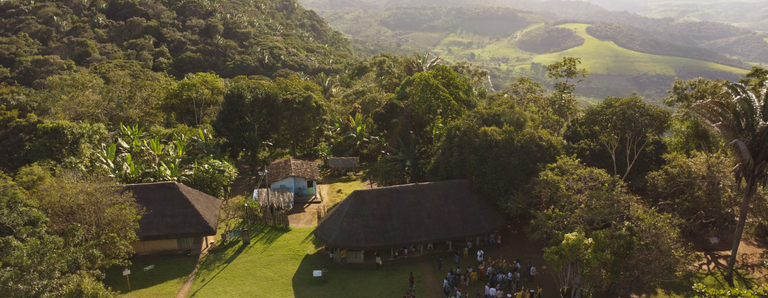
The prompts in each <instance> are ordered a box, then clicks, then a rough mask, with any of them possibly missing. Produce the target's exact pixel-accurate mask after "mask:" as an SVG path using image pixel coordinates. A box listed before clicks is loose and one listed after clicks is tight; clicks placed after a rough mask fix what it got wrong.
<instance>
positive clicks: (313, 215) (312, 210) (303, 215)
mask: <svg viewBox="0 0 768 298" xmlns="http://www.w3.org/2000/svg"><path fill="white" fill-rule="evenodd" d="M317 188H318V194H319V196H320V197H321V198H328V194H327V191H328V186H327V185H318V186H317ZM327 203H328V202H327V200H325V199H323V200H322V203H311V204H304V205H300V206H299V205H296V206H294V207H293V210H291V212H290V214H288V223H289V225H290V226H291V227H294V228H307V227H315V226H317V223H318V221H319V220H320V218H322V217H323V216H324V215H325V210H326V209H327V208H328V204H327Z"/></svg>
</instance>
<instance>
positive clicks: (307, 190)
mask: <svg viewBox="0 0 768 298" xmlns="http://www.w3.org/2000/svg"><path fill="white" fill-rule="evenodd" d="M266 175H267V184H269V188H270V189H273V190H279V189H286V188H287V189H289V190H290V191H291V192H292V193H293V194H294V198H295V200H296V201H301V200H306V201H309V200H312V199H313V198H315V197H316V196H317V182H318V181H320V180H321V178H320V171H319V170H318V168H317V165H316V164H315V163H314V162H312V161H305V160H297V159H292V158H285V159H281V160H277V161H275V162H273V163H272V164H271V165H269V167H267V173H266Z"/></svg>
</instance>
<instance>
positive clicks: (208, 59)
mask: <svg viewBox="0 0 768 298" xmlns="http://www.w3.org/2000/svg"><path fill="white" fill-rule="evenodd" d="M0 7H2V13H3V14H2V17H3V18H2V19H1V20H0V22H1V24H2V27H0V38H2V40H0V63H1V64H2V68H0V77H2V82H0V214H1V215H3V216H0V293H4V294H7V293H10V294H9V296H10V297H48V296H50V297H113V296H115V295H116V293H114V292H112V291H111V290H110V289H108V288H107V287H105V286H104V285H103V284H102V282H101V281H102V279H103V278H104V272H105V270H107V269H109V268H112V267H116V266H125V265H127V264H129V263H130V257H131V255H132V253H133V252H132V249H131V247H130V243H131V242H134V241H136V240H137V239H138V238H137V236H136V233H135V229H136V227H137V226H138V219H139V218H140V217H141V216H142V214H143V212H144V210H142V208H141V206H138V205H137V204H136V202H135V200H133V198H132V197H131V195H130V194H128V193H121V192H119V191H118V190H117V189H116V187H115V186H116V185H119V184H128V183H146V182H157V181H178V182H182V183H185V184H186V185H189V186H191V187H193V188H196V189H199V190H201V191H203V192H205V193H208V194H210V195H212V196H214V197H218V198H221V199H227V198H229V197H230V196H232V195H233V194H232V193H231V189H230V187H231V185H232V182H233V181H234V180H235V178H236V177H237V176H238V175H239V174H242V173H238V169H240V170H241V171H249V172H250V173H249V174H252V175H257V174H258V171H259V169H262V168H263V167H264V166H266V165H268V164H270V163H271V162H273V161H275V160H277V159H279V158H283V157H288V156H291V157H296V158H302V159H309V160H317V159H321V160H322V159H327V158H329V157H333V156H336V157H344V156H355V157H359V158H360V161H361V164H362V166H361V170H362V177H363V178H364V179H365V180H367V181H368V182H370V183H371V184H375V185H378V186H388V185H397V184H405V183H415V182H427V181H438V180H448V179H468V180H470V181H472V185H473V188H474V191H476V192H477V193H479V194H482V195H484V196H485V197H487V198H489V199H491V200H492V201H493V203H494V204H496V205H497V206H498V207H499V210H501V211H502V212H503V213H504V214H505V215H507V216H509V217H514V218H518V219H521V220H525V221H526V222H527V226H528V227H529V228H528V230H527V231H526V233H527V235H528V237H529V238H530V239H532V240H534V241H542V243H543V241H546V242H547V246H546V248H545V249H544V258H545V260H547V262H548V263H550V264H553V265H552V266H553V269H552V270H553V272H554V274H555V276H556V277H557V279H558V280H559V281H561V282H560V283H559V284H558V286H559V287H560V289H561V290H562V291H564V293H566V292H567V293H583V294H581V297H590V296H615V295H616V294H627V293H639V292H647V291H652V290H655V289H656V288H657V287H658V286H660V285H662V284H663V283H664V282H666V281H669V280H674V279H676V278H678V277H680V276H682V275H683V274H688V273H692V270H693V269H694V268H692V267H693V266H691V264H692V261H693V260H694V259H695V254H694V253H693V251H692V250H691V248H690V246H689V243H688V242H687V240H686V239H688V238H686V237H698V238H703V237H711V236H713V235H715V236H719V237H730V236H731V235H736V239H737V241H736V243H740V242H739V241H738V239H739V238H740V237H741V235H742V234H745V235H747V236H749V237H753V238H754V239H757V240H760V241H763V240H765V239H768V238H766V237H768V203H767V202H768V200H766V198H768V194H766V192H765V190H764V189H763V188H759V187H758V186H760V185H762V184H761V183H763V182H765V181H766V179H765V178H766V172H765V164H768V161H765V158H766V156H768V154H766V153H765V152H766V151H768V148H766V147H765V144H766V142H765V136H766V135H768V133H766V131H765V130H766V126H765V125H764V122H765V118H766V115H765V113H766V111H768V108H766V107H768V91H766V84H768V70H766V69H764V68H761V67H753V68H752V69H751V71H750V72H749V73H748V74H746V76H743V77H740V78H730V79H731V80H730V81H729V80H725V79H722V77H721V78H716V79H707V78H692V79H690V80H683V79H679V78H678V79H675V78H674V77H672V76H662V75H658V74H647V73H644V74H637V75H635V78H637V80H638V81H639V82H640V83H638V84H640V86H643V88H648V89H652V88H651V86H656V87H653V88H657V89H658V86H659V85H660V84H662V85H663V84H664V83H665V82H666V86H665V87H666V88H665V90H668V93H666V96H665V99H664V101H663V106H659V105H653V104H649V103H648V102H647V101H646V100H645V99H644V98H643V97H642V96H641V95H636V94H625V95H623V96H610V97H606V98H604V99H601V101H599V102H595V103H593V104H589V105H581V104H579V101H578V100H579V98H578V97H577V95H576V94H575V92H576V90H577V88H578V85H579V84H581V83H583V82H586V81H589V80H593V81H598V80H604V81H607V83H606V84H611V83H612V82H611V81H610V77H609V76H594V77H591V76H590V71H589V69H585V68H584V67H583V65H582V63H583V61H582V60H581V59H580V58H578V57H564V58H562V59H557V61H555V62H553V63H548V64H541V63H536V64H534V63H535V62H529V65H530V67H531V68H535V69H533V70H532V71H535V72H536V73H537V74H538V75H539V76H540V77H541V78H543V79H535V78H532V77H528V76H525V75H521V74H520V73H515V76H514V78H513V79H512V80H511V82H510V83H504V84H498V83H497V84H495V85H494V83H493V81H492V80H491V79H490V78H491V76H492V74H491V72H490V71H493V70H494V69H493V68H491V69H490V70H489V69H485V68H483V67H481V66H480V65H477V64H472V63H469V62H466V61H452V62H449V61H444V60H443V59H442V58H440V57H436V56H434V55H432V54H430V53H423V54H422V53H413V54H407V55H406V54H392V53H375V54H372V55H360V56H356V55H355V53H353V52H352V50H351V45H350V43H349V42H348V41H347V39H346V38H345V37H344V36H343V35H342V34H341V33H339V32H337V31H333V30H332V29H331V28H330V27H329V26H328V24H326V23H325V21H324V20H323V19H322V18H320V17H319V16H318V15H317V14H315V13H314V12H312V11H308V10H305V9H304V8H302V6H301V5H299V4H298V3H297V2H295V1H292V0H253V1H250V2H248V1H246V2H234V1H232V2H226V1H223V2H208V1H152V0H141V1H138V0H113V1H107V2H104V1H93V2H66V1H65V2H54V1H48V2H46V1H42V2H34V3H28V2H25V1H15V0H11V1H4V2H0ZM488 10H489V9H487V8H486V9H478V10H476V11H477V12H479V13H477V14H475V13H462V12H463V11H462V10H460V9H458V10H452V9H444V10H443V11H442V13H451V14H454V15H455V16H456V18H455V19H453V20H445V19H442V18H434V15H432V14H431V12H430V11H431V10H428V9H424V10H413V12H412V13H411V14H406V13H404V15H406V16H408V17H407V18H401V17H400V16H398V15H397V14H395V13H392V12H394V11H401V10H392V11H390V12H389V13H390V14H388V15H386V18H384V19H382V22H383V23H382V24H380V25H383V26H389V27H392V29H396V30H405V29H408V28H418V30H425V31H429V30H452V31H454V30H455V31H457V33H456V34H455V35H452V37H451V38H453V41H454V42H455V43H456V44H458V43H464V42H467V43H468V42H474V40H466V41H465V40H464V39H462V38H463V37H467V36H471V37H473V38H477V39H476V40H478V41H482V42H488V43H491V42H511V39H502V38H500V37H498V36H485V35H483V32H482V30H483V28H485V27H483V26H489V25H490V26H495V25H494V24H499V22H510V24H515V26H517V27H515V29H514V30H511V31H509V32H512V33H514V32H517V31H519V30H523V29H526V28H528V26H529V25H530V24H531V23H532V21H535V20H539V19H538V18H539V17H537V16H533V15H531V14H529V13H524V12H520V11H516V10H512V9H503V10H497V11H496V12H494V13H495V14H493V15H496V16H498V18H489V19H484V17H483V16H487V15H488V14H487V13H488ZM484 11H485V12H484ZM512 15H514V16H517V17H515V18H508V17H510V16H512ZM473 26H475V27H473ZM377 28H381V27H377ZM471 28H476V29H475V30H477V32H471V31H472V29H471ZM531 29H533V30H531V31H532V32H533V34H532V36H536V35H538V34H543V35H545V36H554V37H547V38H549V39H557V37H562V36H565V37H569V39H568V40H569V41H568V42H567V43H564V44H555V45H549V44H546V43H544V44H543V46H546V47H555V46H557V47H566V46H574V45H575V44H578V42H579V41H578V38H575V37H574V35H573V33H572V31H570V30H569V29H563V28H559V29H554V27H543V29H535V28H531ZM504 30H509V29H508V28H506V29H504ZM534 30H538V31H534ZM564 30H565V31H564ZM566 31H567V32H566ZM537 32H538V33H537ZM568 32H571V33H568ZM439 34H442V33H439ZM452 34H453V33H452ZM505 34H506V33H505ZM581 42H582V43H583V42H584V41H583V40H582V41H581ZM369 45H371V46H375V45H376V44H375V43H373V44H369ZM467 46H468V45H467ZM453 48H455V49H458V48H459V47H458V46H454V47H453ZM549 50H550V51H551V50H554V48H550V49H549ZM499 60H501V59H499ZM523 60H528V59H527V57H525V59H523ZM498 63H500V62H498ZM529 73H533V72H529ZM724 77H725V76H724ZM668 80H673V82H669V81H668ZM657 89H654V90H653V92H656V93H657V94H658V93H660V92H661V91H659V90H657ZM718 117H721V118H718ZM722 117H724V118H722ZM729 117H730V118H729ZM728 121H730V122H728ZM712 124H719V125H718V126H717V127H715V126H713V125H712ZM725 124H731V125H725ZM754 165H758V166H757V168H755V166H754ZM734 178H735V179H734ZM750 200H751V202H752V203H750ZM744 202H746V203H744ZM737 218H738V219H737ZM747 219H749V220H747ZM742 231H743V233H742ZM737 248H738V246H737ZM577 263H578V264H581V265H580V266H581V267H579V266H574V264H577ZM579 268H580V269H579ZM729 274H730V273H729ZM572 277H573V278H572ZM574 295H576V296H578V294H574Z"/></svg>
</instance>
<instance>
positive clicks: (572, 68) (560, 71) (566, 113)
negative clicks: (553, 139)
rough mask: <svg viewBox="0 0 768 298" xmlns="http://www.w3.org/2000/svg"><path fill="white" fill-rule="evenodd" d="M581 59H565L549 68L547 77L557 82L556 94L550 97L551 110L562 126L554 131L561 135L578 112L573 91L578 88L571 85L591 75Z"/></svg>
mask: <svg viewBox="0 0 768 298" xmlns="http://www.w3.org/2000/svg"><path fill="white" fill-rule="evenodd" d="M579 64H581V58H574V57H563V61H558V62H555V63H552V64H550V65H548V66H547V76H548V77H549V78H551V79H554V80H555V86H554V89H555V92H554V94H553V95H552V97H550V104H549V106H550V108H551V109H552V111H553V112H554V115H556V116H557V117H558V118H559V119H560V121H559V122H560V125H559V127H557V130H555V131H553V133H555V134H556V135H560V133H561V131H562V129H563V127H565V125H566V124H567V123H568V122H569V121H570V120H571V118H572V117H573V116H574V115H575V112H576V99H575V98H574V97H573V91H575V90H576V86H575V85H574V84H573V83H571V81H572V80H575V81H576V82H581V81H583V80H584V78H586V77H587V76H588V75H589V72H588V71H587V70H586V69H584V68H582V69H578V65H579Z"/></svg>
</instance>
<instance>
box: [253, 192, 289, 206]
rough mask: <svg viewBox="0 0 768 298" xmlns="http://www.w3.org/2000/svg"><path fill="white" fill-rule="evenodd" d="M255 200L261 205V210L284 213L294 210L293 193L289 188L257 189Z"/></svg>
mask: <svg viewBox="0 0 768 298" xmlns="http://www.w3.org/2000/svg"><path fill="white" fill-rule="evenodd" d="M253 199H254V200H256V202H258V203H259V207H261V208H274V209H276V210H283V211H290V210H291V209H293V192H291V190H290V189H288V188H279V189H266V188H261V189H257V190H255V191H254V195H253Z"/></svg>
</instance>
